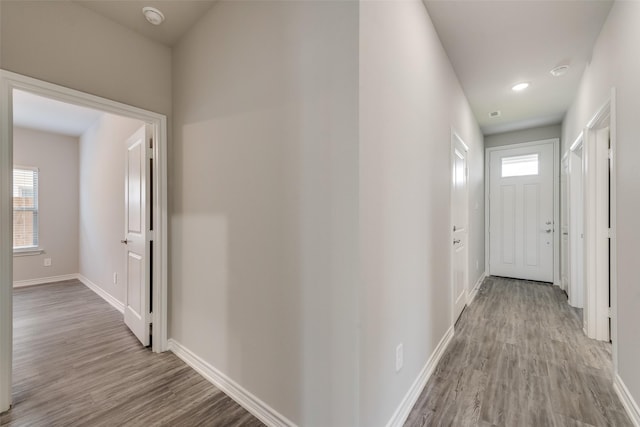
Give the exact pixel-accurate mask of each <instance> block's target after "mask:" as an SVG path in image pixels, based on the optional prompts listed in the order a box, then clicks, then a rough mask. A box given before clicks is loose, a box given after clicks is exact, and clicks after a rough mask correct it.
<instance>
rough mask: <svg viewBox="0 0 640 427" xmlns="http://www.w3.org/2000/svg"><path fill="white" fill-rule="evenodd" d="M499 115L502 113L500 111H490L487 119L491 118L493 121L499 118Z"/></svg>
mask: <svg viewBox="0 0 640 427" xmlns="http://www.w3.org/2000/svg"><path fill="white" fill-rule="evenodd" d="M501 115H502V112H501V111H500V110H496V111H492V112H490V113H489V117H491V118H492V119H495V118H496V117H500V116H501Z"/></svg>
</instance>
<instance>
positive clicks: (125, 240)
mask: <svg viewBox="0 0 640 427" xmlns="http://www.w3.org/2000/svg"><path fill="white" fill-rule="evenodd" d="M120 243H124V244H125V245H126V244H127V243H129V241H128V240H127V239H124V240H120Z"/></svg>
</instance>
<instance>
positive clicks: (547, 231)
mask: <svg viewBox="0 0 640 427" xmlns="http://www.w3.org/2000/svg"><path fill="white" fill-rule="evenodd" d="M552 231H553V229H551V228H547V229H546V230H544V232H545V233H551V232H552Z"/></svg>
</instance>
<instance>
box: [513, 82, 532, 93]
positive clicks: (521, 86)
mask: <svg viewBox="0 0 640 427" xmlns="http://www.w3.org/2000/svg"><path fill="white" fill-rule="evenodd" d="M528 87H529V83H518V84H517V85H514V86H513V87H512V88H511V90H513V91H516V92H520V91H521V90H525V89H526V88H528Z"/></svg>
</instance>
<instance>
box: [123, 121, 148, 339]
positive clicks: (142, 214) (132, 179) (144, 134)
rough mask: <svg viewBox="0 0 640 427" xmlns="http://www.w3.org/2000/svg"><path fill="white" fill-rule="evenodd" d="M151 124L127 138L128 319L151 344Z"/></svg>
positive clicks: (133, 329)
mask: <svg viewBox="0 0 640 427" xmlns="http://www.w3.org/2000/svg"><path fill="white" fill-rule="evenodd" d="M150 135H151V129H150V126H147V125H144V126H142V127H141V128H140V129H138V131H136V132H135V133H134V134H133V135H132V136H131V137H129V139H127V141H126V167H125V239H124V240H123V241H122V243H123V244H124V247H125V253H126V262H125V268H126V277H125V278H126V292H125V301H124V322H125V324H126V325H127V326H128V327H129V329H131V331H132V332H133V333H134V334H135V336H136V337H138V339H139V340H140V342H141V343H142V345H144V346H148V345H150V341H151V340H150V332H151V330H150V321H151V313H150V312H151V303H150V293H151V292H150V289H151V283H150V263H149V260H150V258H149V250H150V230H151V228H150V226H151V219H150V210H149V209H147V203H148V202H149V201H150V200H149V194H150V193H151V192H150V185H151V180H150V171H149V167H148V165H149V159H150V155H151V147H150V146H149V141H150Z"/></svg>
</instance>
